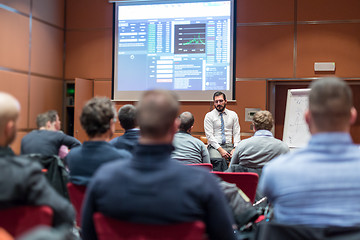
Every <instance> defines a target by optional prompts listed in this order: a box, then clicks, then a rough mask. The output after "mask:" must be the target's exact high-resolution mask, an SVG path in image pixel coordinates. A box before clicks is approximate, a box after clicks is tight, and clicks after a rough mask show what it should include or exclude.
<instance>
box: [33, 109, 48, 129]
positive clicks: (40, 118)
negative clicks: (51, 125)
mask: <svg viewBox="0 0 360 240" xmlns="http://www.w3.org/2000/svg"><path fill="white" fill-rule="evenodd" d="M48 121H50V120H49V114H48V113H47V112H46V113H40V114H38V115H37V117H36V126H37V128H41V127H46V123H47V122H48Z"/></svg>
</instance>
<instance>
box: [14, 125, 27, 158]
mask: <svg viewBox="0 0 360 240" xmlns="http://www.w3.org/2000/svg"><path fill="white" fill-rule="evenodd" d="M18 128H19V127H18ZM27 133H28V132H24V131H18V132H17V133H16V138H15V140H14V142H13V143H12V144H11V145H10V147H11V149H12V150H13V151H14V153H15V154H20V147H21V139H22V138H23V137H24V136H25V135H26V134H27Z"/></svg>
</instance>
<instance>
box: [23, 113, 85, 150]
mask: <svg viewBox="0 0 360 240" xmlns="http://www.w3.org/2000/svg"><path fill="white" fill-rule="evenodd" d="M53 114H54V111H49V112H47V113H43V114H39V116H38V118H37V125H38V128H39V129H38V130H33V131H31V132H30V133H28V134H27V135H25V136H24V137H23V139H22V140H21V154H30V153H40V154H43V155H46V156H52V155H58V153H59V149H60V147H61V146H62V145H65V146H67V147H68V148H70V149H71V148H73V147H77V146H79V145H81V143H80V141H79V140H77V139H76V138H74V137H71V136H69V135H66V134H64V133H63V132H61V131H59V129H60V121H59V116H57V114H56V116H57V117H56V118H55V121H54V120H53ZM56 119H57V120H56ZM45 121H46V124H45V125H44V123H45Z"/></svg>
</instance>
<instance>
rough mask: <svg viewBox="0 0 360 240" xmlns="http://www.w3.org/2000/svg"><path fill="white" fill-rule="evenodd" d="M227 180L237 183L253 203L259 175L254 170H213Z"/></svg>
mask: <svg viewBox="0 0 360 240" xmlns="http://www.w3.org/2000/svg"><path fill="white" fill-rule="evenodd" d="M213 173H214V174H216V175H217V176H218V177H220V178H221V179H222V180H224V181H225V182H229V183H235V184H236V186H237V187H238V188H240V189H241V190H242V191H243V192H244V193H245V194H246V196H248V198H249V199H250V201H251V202H252V203H254V201H255V196H256V188H257V185H258V181H259V175H258V174H257V173H252V172H213Z"/></svg>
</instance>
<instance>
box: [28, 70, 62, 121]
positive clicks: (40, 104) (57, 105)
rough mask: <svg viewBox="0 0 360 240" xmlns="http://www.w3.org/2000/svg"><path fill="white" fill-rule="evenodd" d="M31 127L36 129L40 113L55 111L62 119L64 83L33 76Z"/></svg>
mask: <svg viewBox="0 0 360 240" xmlns="http://www.w3.org/2000/svg"><path fill="white" fill-rule="evenodd" d="M30 84H31V87H30V109H29V111H30V114H29V122H30V124H29V127H30V128H36V117H37V115H38V114H39V113H42V112H45V111H48V110H51V109H54V110H56V111H57V112H58V113H59V117H60V119H61V117H62V109H63V107H62V106H63V87H64V84H63V81H61V80H54V79H49V78H43V77H36V76H31V83H30Z"/></svg>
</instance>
